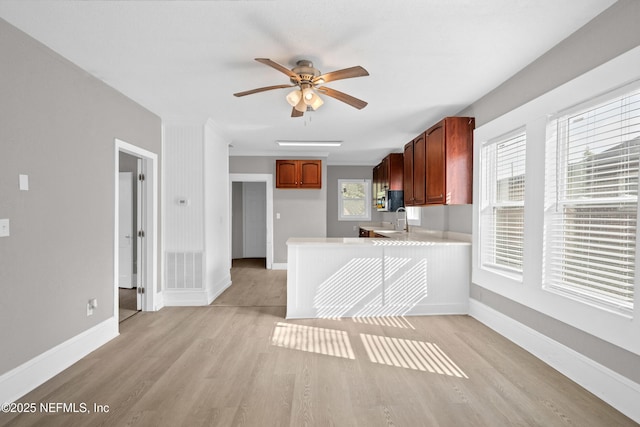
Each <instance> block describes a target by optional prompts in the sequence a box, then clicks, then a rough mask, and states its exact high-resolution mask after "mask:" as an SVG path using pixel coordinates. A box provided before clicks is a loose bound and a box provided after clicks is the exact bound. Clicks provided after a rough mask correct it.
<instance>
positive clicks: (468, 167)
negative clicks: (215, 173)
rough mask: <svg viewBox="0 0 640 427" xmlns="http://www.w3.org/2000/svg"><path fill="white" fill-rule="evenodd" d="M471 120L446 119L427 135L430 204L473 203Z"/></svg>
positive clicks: (463, 118) (428, 199)
mask: <svg viewBox="0 0 640 427" xmlns="http://www.w3.org/2000/svg"><path fill="white" fill-rule="evenodd" d="M474 128H475V120H474V119H473V118H472V117H447V118H445V119H443V120H442V121H440V122H439V123H437V124H435V125H433V126H432V127H430V128H429V129H428V130H427V131H426V132H425V142H426V150H425V153H426V156H425V161H426V167H425V172H426V175H425V176H426V182H425V199H426V200H425V202H426V204H428V205H431V204H440V205H463V204H470V203H471V202H472V200H471V197H472V184H473V129H474Z"/></svg>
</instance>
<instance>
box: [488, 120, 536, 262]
mask: <svg viewBox="0 0 640 427" xmlns="http://www.w3.org/2000/svg"><path fill="white" fill-rule="evenodd" d="M525 148H526V134H525V132H524V131H522V130H521V131H518V132H516V133H512V134H510V135H509V136H507V137H505V138H500V139H498V140H496V141H490V142H489V143H488V144H486V145H485V146H484V147H483V149H482V155H481V167H482V171H481V174H482V178H481V179H482V181H481V183H482V184H481V190H480V191H481V199H482V208H481V211H480V220H481V222H480V227H481V231H480V248H481V263H482V265H483V266H484V267H490V268H499V269H505V270H508V271H511V272H516V273H522V264H523V259H522V249H523V240H524V181H525V179H524V178H525Z"/></svg>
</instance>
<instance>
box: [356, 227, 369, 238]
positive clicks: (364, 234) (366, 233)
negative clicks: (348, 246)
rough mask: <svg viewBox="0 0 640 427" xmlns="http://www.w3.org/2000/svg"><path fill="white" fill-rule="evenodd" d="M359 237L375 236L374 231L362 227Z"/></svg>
mask: <svg viewBox="0 0 640 427" xmlns="http://www.w3.org/2000/svg"><path fill="white" fill-rule="evenodd" d="M358 237H373V231H369V230H367V229H365V228H360V233H358Z"/></svg>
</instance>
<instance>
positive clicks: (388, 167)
mask: <svg viewBox="0 0 640 427" xmlns="http://www.w3.org/2000/svg"><path fill="white" fill-rule="evenodd" d="M403 170H404V162H403V155H402V153H391V154H389V155H388V156H386V157H385V158H384V159H382V161H381V162H380V163H379V164H377V165H376V166H374V168H373V183H372V187H373V193H372V194H373V198H374V206H375V198H376V197H377V196H378V193H380V192H381V191H384V190H392V191H402V189H403V188H404V176H403Z"/></svg>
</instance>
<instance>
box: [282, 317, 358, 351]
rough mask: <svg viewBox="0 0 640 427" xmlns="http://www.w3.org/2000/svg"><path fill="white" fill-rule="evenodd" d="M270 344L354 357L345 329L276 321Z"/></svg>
mask: <svg viewBox="0 0 640 427" xmlns="http://www.w3.org/2000/svg"><path fill="white" fill-rule="evenodd" d="M271 345H274V346H276V347H284V348H288V349H292V350H300V351H307V352H311V353H318V354H324V355H327V356H335V357H343V358H346V359H355V356H354V354H353V349H352V347H351V341H349V336H348V335H347V333H346V332H345V331H339V330H336V329H326V328H316V327H313V326H305V325H294V324H290V323H283V322H278V323H276V326H275V328H274V330H273V335H272V336H271Z"/></svg>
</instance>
